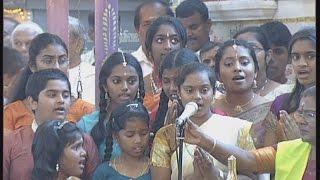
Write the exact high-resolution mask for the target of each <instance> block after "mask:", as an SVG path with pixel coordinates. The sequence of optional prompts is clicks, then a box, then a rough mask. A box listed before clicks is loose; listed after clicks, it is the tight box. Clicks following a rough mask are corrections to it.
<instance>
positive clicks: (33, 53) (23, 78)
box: [9, 33, 68, 103]
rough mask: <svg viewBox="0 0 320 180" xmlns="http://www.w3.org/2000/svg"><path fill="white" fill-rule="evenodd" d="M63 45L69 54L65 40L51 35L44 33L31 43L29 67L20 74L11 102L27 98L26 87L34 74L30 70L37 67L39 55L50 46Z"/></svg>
mask: <svg viewBox="0 0 320 180" xmlns="http://www.w3.org/2000/svg"><path fill="white" fill-rule="evenodd" d="M55 44H57V45H61V46H62V47H63V48H64V49H65V50H66V53H67V54H68V48H67V45H66V44H65V43H64V42H63V40H62V39H61V38H60V37H59V36H57V35H54V34H50V33H42V34H38V35H37V36H36V37H35V38H34V39H33V40H32V41H31V43H30V47H29V62H28V64H29V66H27V67H26V68H25V69H24V70H23V71H22V72H21V74H19V76H18V78H17V81H16V84H14V86H13V88H12V90H13V93H12V95H11V96H10V98H9V102H10V103H11V102H14V101H17V100H23V99H25V98H26V95H25V87H26V84H27V80H28V78H29V76H30V75H31V74H32V71H31V69H30V66H35V67H36V57H37V56H38V55H39V53H40V52H41V51H42V50H43V49H45V48H46V47H47V46H48V45H55Z"/></svg>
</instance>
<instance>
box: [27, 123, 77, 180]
mask: <svg viewBox="0 0 320 180" xmlns="http://www.w3.org/2000/svg"><path fill="white" fill-rule="evenodd" d="M65 122H67V121H64V120H49V121H46V122H44V123H42V124H41V125H40V126H39V127H38V128H37V131H36V132H35V135H34V138H33V142H32V155H33V161H34V167H33V170H32V174H31V179H33V180H41V179H46V180H49V179H52V180H53V179H56V178H57V175H58V172H57V170H56V165H57V164H58V161H59V158H60V157H61V155H62V154H63V151H64V148H65V147H67V146H69V145H70V144H72V143H74V142H75V141H77V140H78V139H80V138H81V137H82V131H81V130H80V129H79V128H78V127H77V126H76V125H75V124H74V123H72V122H67V123H65ZM63 123H65V124H63Z"/></svg>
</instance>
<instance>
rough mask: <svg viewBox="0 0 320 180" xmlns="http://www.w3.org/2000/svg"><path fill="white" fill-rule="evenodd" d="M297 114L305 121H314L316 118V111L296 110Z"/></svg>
mask: <svg viewBox="0 0 320 180" xmlns="http://www.w3.org/2000/svg"><path fill="white" fill-rule="evenodd" d="M297 114H298V115H299V116H300V117H303V118H305V119H315V118H316V116H317V114H316V111H311V110H297Z"/></svg>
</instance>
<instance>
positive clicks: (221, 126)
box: [151, 114, 254, 179]
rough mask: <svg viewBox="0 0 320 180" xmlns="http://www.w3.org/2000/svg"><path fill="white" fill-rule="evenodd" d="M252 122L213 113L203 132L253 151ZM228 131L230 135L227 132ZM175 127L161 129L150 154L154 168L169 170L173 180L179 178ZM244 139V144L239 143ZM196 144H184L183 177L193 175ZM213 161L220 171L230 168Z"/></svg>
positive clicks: (203, 125)
mask: <svg viewBox="0 0 320 180" xmlns="http://www.w3.org/2000/svg"><path fill="white" fill-rule="evenodd" d="M250 127H251V123H250V122H248V121H245V120H241V119H238V118H232V117H228V116H221V115H218V114H213V115H212V116H211V117H210V118H209V119H208V120H207V121H206V122H205V123H204V124H202V125H201V126H200V129H201V130H202V131H203V132H205V133H206V134H207V135H209V136H210V137H212V138H215V139H217V140H219V141H222V142H224V143H226V144H232V145H238V146H242V145H243V146H242V147H241V148H244V149H247V150H251V149H252V148H254V145H253V141H252V139H251V138H250V135H249V129H250ZM226 131H227V133H226ZM175 139H176V137H175V126H174V125H168V126H165V127H163V128H161V129H160V130H159V131H158V132H157V134H156V137H155V139H154V142H153V148H152V153H151V161H152V165H153V166H157V167H166V168H170V169H171V170H172V174H171V179H177V177H178V176H177V173H178V169H177V158H176V149H177V146H176V144H175ZM239 139H242V140H243V142H245V143H241V142H238V141H239ZM194 149H195V146H194V145H190V144H187V143H185V144H184V148H183V151H184V152H183V177H184V178H185V177H187V176H189V175H192V174H193V154H194ZM213 161H214V163H215V165H216V167H218V168H219V169H221V170H223V171H227V167H226V166H225V165H223V164H221V163H220V162H218V161H217V160H216V159H214V158H213Z"/></svg>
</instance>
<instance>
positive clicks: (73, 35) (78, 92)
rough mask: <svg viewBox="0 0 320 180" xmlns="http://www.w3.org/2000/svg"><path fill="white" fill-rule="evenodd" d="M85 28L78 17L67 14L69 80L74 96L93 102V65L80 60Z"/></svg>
mask: <svg viewBox="0 0 320 180" xmlns="http://www.w3.org/2000/svg"><path fill="white" fill-rule="evenodd" d="M85 39H86V36H85V30H84V27H83V25H82V24H81V22H80V21H79V19H77V18H74V17H71V16H69V60H70V64H69V80H70V84H71V93H72V95H73V96H74V97H78V98H82V99H83V100H85V101H87V102H89V103H91V104H94V103H95V89H94V88H92V87H94V83H95V67H94V66H92V65H91V64H89V63H88V62H84V61H82V58H81V54H82V53H83V50H84V47H85Z"/></svg>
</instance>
